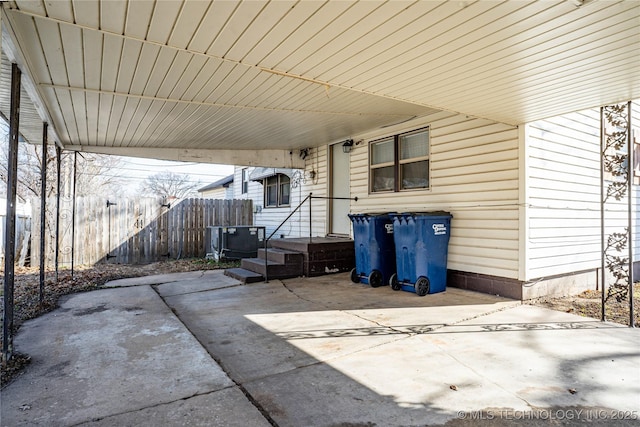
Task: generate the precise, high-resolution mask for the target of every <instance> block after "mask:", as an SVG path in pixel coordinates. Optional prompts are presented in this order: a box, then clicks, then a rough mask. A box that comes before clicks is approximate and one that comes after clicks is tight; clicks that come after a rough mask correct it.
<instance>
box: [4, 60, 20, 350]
mask: <svg viewBox="0 0 640 427" xmlns="http://www.w3.org/2000/svg"><path fill="white" fill-rule="evenodd" d="M21 75H22V73H21V72H20V69H19V68H18V65H16V64H11V110H10V113H9V156H8V158H9V159H8V164H7V218H6V222H5V241H4V319H3V322H2V338H3V341H2V360H3V361H4V362H8V361H9V359H11V356H12V355H13V285H14V272H15V270H14V267H15V266H14V261H15V256H16V187H17V183H18V127H19V124H20V78H21Z"/></svg>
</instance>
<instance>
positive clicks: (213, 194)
mask: <svg viewBox="0 0 640 427" xmlns="http://www.w3.org/2000/svg"><path fill="white" fill-rule="evenodd" d="M200 197H203V198H205V199H225V200H229V199H233V186H229V187H227V188H225V187H220V188H215V189H213V190H207V191H202V192H200Z"/></svg>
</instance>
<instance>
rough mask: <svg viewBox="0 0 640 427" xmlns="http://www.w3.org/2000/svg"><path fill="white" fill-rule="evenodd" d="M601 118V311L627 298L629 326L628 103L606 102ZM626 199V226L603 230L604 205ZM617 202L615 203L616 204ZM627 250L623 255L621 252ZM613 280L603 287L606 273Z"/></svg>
mask: <svg viewBox="0 0 640 427" xmlns="http://www.w3.org/2000/svg"><path fill="white" fill-rule="evenodd" d="M600 119H601V138H600V142H601V146H600V149H601V158H600V161H601V173H600V177H601V184H600V189H601V207H600V214H601V245H602V265H601V284H602V295H601V302H602V313H601V319H602V320H603V321H604V320H606V310H605V308H606V302H607V301H608V300H609V299H610V298H611V297H614V298H616V300H617V301H619V302H620V301H623V300H624V299H625V298H629V326H630V327H634V326H635V321H634V316H633V280H634V279H633V192H632V184H633V147H632V141H631V102H628V103H625V104H617V105H608V106H605V107H602V108H601V109H600ZM625 199H626V201H627V206H626V208H627V221H626V226H625V228H624V229H623V230H621V231H616V232H611V233H609V232H608V231H607V219H606V214H607V206H611V207H612V209H614V210H616V208H617V209H618V210H621V209H620V207H621V204H622V203H623V200H625ZM616 202H617V203H616ZM625 249H627V254H626V256H625V255H624V252H625ZM607 271H608V272H609V273H610V274H611V276H613V279H614V282H613V283H612V284H610V285H609V286H607V278H606V272H607Z"/></svg>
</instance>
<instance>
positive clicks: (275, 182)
mask: <svg viewBox="0 0 640 427" xmlns="http://www.w3.org/2000/svg"><path fill="white" fill-rule="evenodd" d="M290 198H291V179H290V178H289V177H288V176H287V175H284V174H277V175H273V176H270V177H268V178H265V179H264V206H265V207H267V208H275V207H279V206H289V204H290V203H291V200H290Z"/></svg>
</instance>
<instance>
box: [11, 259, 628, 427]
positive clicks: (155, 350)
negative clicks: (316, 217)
mask: <svg viewBox="0 0 640 427" xmlns="http://www.w3.org/2000/svg"><path fill="white" fill-rule="evenodd" d="M110 286H111V287H110V288H109V289H103V290H99V291H95V292H91V293H85V294H77V295H73V296H70V297H67V298H66V299H65V300H64V302H63V303H62V305H61V308H60V309H58V310H57V311H55V312H53V313H50V314H48V315H45V316H43V317H41V318H39V319H35V320H33V321H30V322H27V323H26V324H25V325H24V326H23V327H22V328H21V330H20V332H19V334H18V335H17V337H16V340H15V343H16V347H17V350H18V351H21V352H24V353H28V354H30V355H31V356H32V357H33V362H32V364H31V366H30V367H29V368H28V370H27V371H26V373H25V374H24V375H22V376H21V377H20V378H19V379H18V380H16V381H15V382H13V383H12V384H10V385H9V386H8V387H7V388H5V389H4V390H3V392H2V425H3V426H13V425H47V426H52V425H99V426H123V425H136V426H138V425H150V426H151V425H153V426H157V425H202V426H212V425H220V426H231V425H238V426H268V425H277V426H418V425H442V424H447V425H465V426H467V425H478V424H483V425H510V424H512V423H513V422H514V421H517V422H518V423H520V424H528V425H549V424H557V425H574V424H581V423H583V422H584V421H589V422H591V423H592V424H601V425H611V424H612V423H613V424H615V425H638V423H639V421H638V420H639V419H640V413H639V410H640V344H639V343H640V331H638V330H633V329H629V328H626V327H623V326H619V325H615V324H611V323H601V322H598V321H594V320H591V319H587V318H582V317H578V316H574V315H570V314H567V313H560V312H554V311H551V310H547V309H543V308H538V307H532V306H527V305H521V304H520V303H519V302H516V301H512V300H507V299H504V298H499V297H494V296H489V295H484V294H478V293H474V292H469V291H463V290H459V289H455V288H449V289H447V291H446V292H445V293H441V294H435V295H428V296H426V297H423V298H420V297H418V296H416V295H415V294H412V293H408V292H394V291H392V290H391V289H389V288H388V287H385V288H377V289H373V288H370V287H368V286H366V285H356V284H353V283H351V282H350V281H349V278H348V274H346V273H345V274H335V275H328V276H323V277H317V278H299V279H288V280H284V281H278V280H273V281H271V282H270V283H258V284H252V285H241V284H240V283H238V282H236V281H234V280H233V279H230V278H228V277H226V276H223V275H222V272H220V271H212V272H197V273H183V274H175V275H165V276H153V277H147V278H137V279H125V280H122V281H117V282H112V283H111V284H110ZM614 420H615V422H614Z"/></svg>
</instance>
